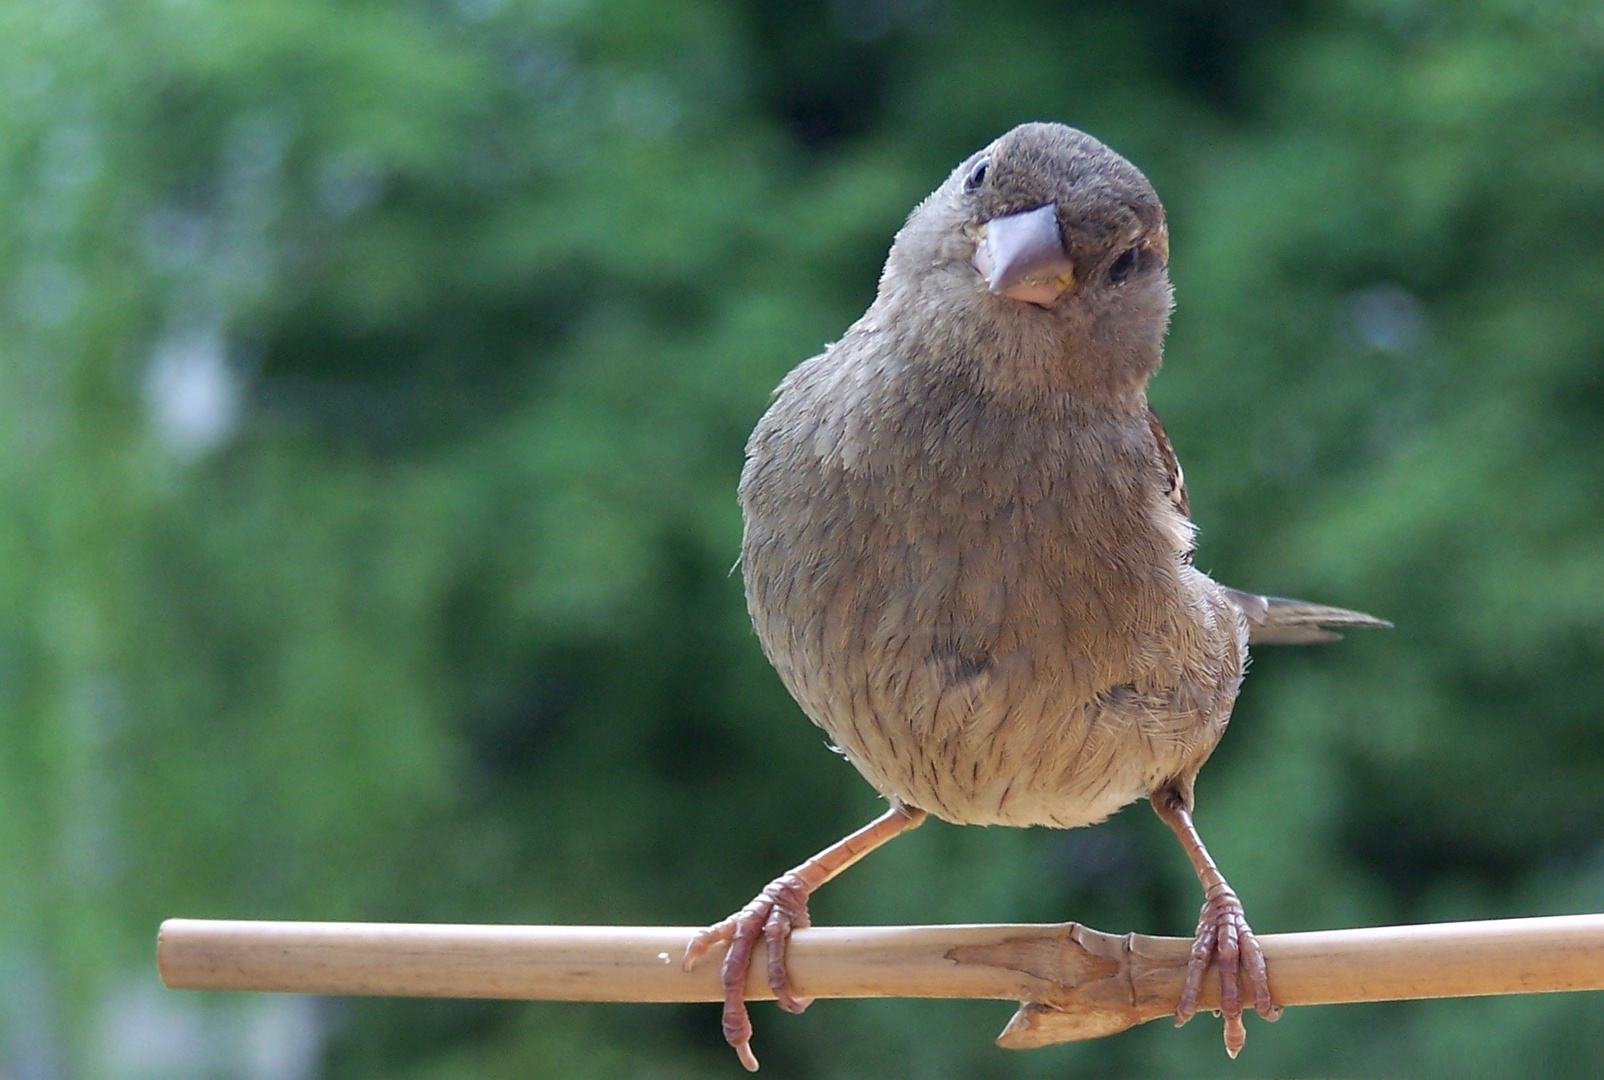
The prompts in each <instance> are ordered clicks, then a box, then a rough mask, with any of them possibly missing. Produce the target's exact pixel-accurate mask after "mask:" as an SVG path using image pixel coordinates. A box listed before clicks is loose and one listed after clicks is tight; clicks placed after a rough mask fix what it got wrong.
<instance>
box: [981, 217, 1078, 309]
mask: <svg viewBox="0 0 1604 1080" xmlns="http://www.w3.org/2000/svg"><path fill="white" fill-rule="evenodd" d="M981 229H982V230H983V232H982V235H981V238H980V243H979V244H978V245H977V246H976V247H975V257H974V260H973V262H974V267H975V269H976V270H978V271H980V276H981V277H983V278H985V279H986V287H987V288H989V289H990V290H991V291H992V292H994V293H996V294H997V295H998V296H1006V297H1007V298H1008V299H1010V300H1022V301H1024V302H1026V303H1030V304H1039V305H1041V306H1042V307H1047V306H1049V305H1050V304H1052V303H1053V302H1054V301H1056V300H1057V299H1058V298H1059V297H1060V296H1062V295H1063V294H1064V290H1066V289H1068V288H1069V287H1070V286H1071V285H1073V284H1074V283H1075V266H1074V264H1073V263H1071V262H1070V261H1069V256H1068V255H1067V254H1066V253H1065V252H1064V240H1063V237H1062V236H1060V235H1059V232H1058V208H1057V207H1056V206H1054V205H1053V204H1052V203H1048V204H1047V205H1046V206H1038V207H1037V208H1036V209H1034V210H1026V211H1024V212H1023V213H1019V214H1009V215H1008V216H1007V217H1000V218H993V219H991V220H990V221H988V222H986V223H985V224H984V225H982V226H981Z"/></svg>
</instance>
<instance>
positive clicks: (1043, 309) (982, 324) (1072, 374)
mask: <svg viewBox="0 0 1604 1080" xmlns="http://www.w3.org/2000/svg"><path fill="white" fill-rule="evenodd" d="M1168 263H1169V232H1168V229H1167V228H1166V226H1165V221H1164V207H1163V206H1162V205H1161V204H1160V202H1159V200H1158V195H1157V194H1156V193H1155V192H1154V191H1153V185H1152V184H1150V183H1148V180H1147V177H1145V176H1143V175H1142V173H1141V170H1139V169H1137V168H1136V166H1134V165H1132V164H1131V163H1130V162H1129V161H1126V160H1125V159H1124V158H1123V157H1121V156H1120V155H1118V154H1116V153H1115V152H1114V151H1112V150H1110V149H1109V148H1108V147H1107V146H1105V145H1103V144H1102V143H1101V142H1099V141H1097V140H1096V139H1094V138H1092V137H1091V136H1090V135H1087V134H1085V133H1084V132H1080V131H1076V130H1075V129H1074V128H1070V127H1065V126H1064V125H1062V124H1044V123H1038V124H1023V125H1021V126H1019V127H1016V128H1014V129H1013V130H1012V131H1010V132H1008V133H1007V134H1005V135H1003V136H1002V137H1001V138H999V139H997V140H996V141H995V142H993V143H992V144H991V145H990V146H988V147H986V148H985V149H983V150H980V151H978V152H977V153H975V154H973V155H972V156H970V157H969V158H968V159H967V160H965V161H964V162H963V163H962V164H960V165H959V166H958V168H957V169H955V170H954V171H953V173H952V175H951V176H949V177H948V178H947V180H946V181H945V182H944V183H943V184H942V185H941V186H940V187H939V188H937V189H936V190H935V192H933V193H932V194H931V195H930V197H929V198H927V199H926V200H925V201H924V202H922V203H921V204H920V205H919V206H918V207H917V208H916V209H915V210H914V212H913V214H912V215H911V216H910V217H909V219H908V223H907V224H906V225H905V226H904V227H903V228H902V230H901V231H900V232H899V233H898V234H897V239H896V242H895V244H894V245H893V246H892V249H891V255H890V258H889V259H888V260H887V264H886V274H885V276H884V277H883V278H882V283H881V294H882V299H889V300H892V302H894V303H895V304H896V306H897V307H898V308H900V309H902V313H903V314H905V315H912V316H913V317H914V318H918V317H919V315H920V314H923V315H925V316H927V317H929V318H932V319H939V320H941V321H943V322H947V323H951V322H958V323H960V324H969V325H970V327H971V329H970V332H969V333H967V334H964V335H961V336H962V337H964V338H969V339H973V341H974V342H975V344H976V346H977V349H976V351H979V352H987V351H989V352H992V353H996V354H998V356H999V357H1000V358H1001V359H1005V360H1010V361H1012V362H1013V364H1014V366H1016V367H1017V366H1019V365H1021V364H1023V365H1025V366H1026V367H1030V366H1032V365H1034V366H1036V367H1041V368H1043V370H1041V371H1038V372H1036V374H1037V376H1039V377H1041V378H1047V379H1050V380H1051V381H1053V382H1061V383H1068V384H1075V385H1088V384H1089V383H1104V382H1107V383H1110V384H1121V385H1124V384H1129V383H1130V382H1131V381H1132V380H1135V381H1136V382H1138V383H1144V382H1145V379H1146V376H1147V375H1149V374H1151V373H1152V371H1153V369H1155V368H1156V367H1157V366H1158V362H1159V356H1160V353H1161V349H1162V344H1163V339H1164V333H1165V330H1166V329H1167V327H1168V325H1169V315H1170V308H1171V305H1172V293H1171V289H1170V282H1169V272H1168ZM888 293H890V294H892V295H890V296H888ZM910 308H911V309H912V310H911V311H910V310H909V309H910ZM987 343H991V345H992V347H991V348H990V349H989V350H988V348H987ZM1047 368H1058V369H1059V371H1058V375H1059V376H1060V378H1057V379H1054V378H1052V376H1053V374H1054V373H1053V372H1052V371H1050V370H1046V369H1047ZM1016 374H1018V375H1022V376H1023V375H1028V374H1030V373H1029V372H1027V371H1025V370H1020V371H1018V372H1016Z"/></svg>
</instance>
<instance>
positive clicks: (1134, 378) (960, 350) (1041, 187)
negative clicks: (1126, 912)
mask: <svg viewBox="0 0 1604 1080" xmlns="http://www.w3.org/2000/svg"><path fill="white" fill-rule="evenodd" d="M1169 255H1170V252H1169V233H1168V227H1167V224H1166V219H1165V214H1164V209H1163V206H1162V204H1161V203H1160V201H1159V198H1158V195H1157V193H1156V192H1155V191H1154V189H1153V186H1152V184H1151V183H1149V181H1148V179H1147V177H1146V176H1144V175H1143V173H1142V172H1141V171H1140V170H1139V169H1138V168H1137V167H1136V166H1135V165H1133V164H1131V163H1130V162H1129V161H1127V160H1126V159H1125V158H1124V157H1121V156H1120V155H1119V154H1117V153H1116V152H1115V151H1113V150H1112V149H1110V148H1109V147H1108V146H1106V145H1105V144H1103V143H1102V142H1100V141H1098V140H1097V139H1096V138H1094V137H1092V136H1090V135H1088V134H1086V133H1084V132H1082V131H1079V130H1076V129H1074V128H1071V127H1068V126H1065V125H1063V124H1058V123H1029V124H1023V125H1020V126H1018V127H1016V128H1014V129H1012V130H1010V131H1008V132H1007V133H1005V134H1003V135H1002V136H1001V137H999V138H998V139H996V140H995V141H993V142H992V143H991V144H990V145H989V146H986V147H984V148H983V149H981V150H979V151H977V152H976V153H974V154H972V155H970V156H969V157H968V158H967V159H966V160H964V161H963V162H961V163H960V164H959V165H958V167H957V168H956V169H954V170H953V172H952V173H951V174H950V175H949V176H948V177H947V178H946V180H945V181H944V182H943V183H942V184H941V185H940V186H939V187H938V188H936V190H935V191H934V192H933V193H931V194H930V195H929V196H928V197H926V198H925V199H924V200H923V201H922V202H920V203H919V205H918V206H917V207H915V208H914V210H913V211H912V213H911V214H910V215H909V217H908V219H907V221H906V223H905V224H904V225H903V226H902V228H901V229H900V230H899V231H898V232H897V234H896V236H895V238H894V240H893V242H892V244H891V249H890V253H889V255H888V256H887V259H886V262H885V268H884V270H883V271H882V273H881V276H880V279H879V286H878V290H877V293H876V296H875V299H874V301H873V302H872V303H871V304H870V306H869V308H868V310H867V311H866V312H865V313H864V314H863V316H862V317H861V318H860V319H858V320H857V321H856V322H855V323H853V324H852V325H851V327H849V328H848V329H847V331H846V332H845V334H844V335H843V336H842V337H841V338H840V340H838V341H836V342H835V343H834V344H833V345H830V346H829V347H828V348H826V349H825V350H824V351H823V352H822V353H820V354H818V355H816V356H814V357H812V358H811V359H808V360H805V361H803V362H802V363H801V364H800V365H798V366H797V367H796V368H795V369H794V370H792V371H791V372H790V374H788V375H787V376H785V378H784V380H783V381H782V382H781V383H780V386H779V388H778V389H777V390H776V391H775V395H774V398H773V400H772V402H771V404H770V407H769V408H768V410H767V412H766V413H765V414H764V415H763V417H762V419H761V420H760V421H759V422H758V424H757V426H756V428H755V429H754V431H753V432H752V435H751V438H750V440H749V442H748V444H747V448H746V461H745V466H744V468H743V470H742V474H741V480H740V486H739V501H740V505H741V510H742V514H743V518H744V532H743V537H742V543H741V556H740V563H739V565H740V568H741V572H742V577H743V580H744V584H745V591H746V600H747V607H748V610H749V613H750V615H751V618H752V622H753V626H754V627H755V630H756V633H757V637H758V640H759V642H760V643H761V645H762V647H763V650H764V652H765V653H766V655H767V656H768V659H769V660H770V662H771V663H772V664H773V666H774V668H775V670H776V671H777V672H778V674H779V677H780V679H781V681H782V682H783V683H784V684H785V686H786V688H787V689H788V690H789V691H790V693H791V694H792V696H793V697H794V698H795V699H796V701H797V702H798V704H799V705H800V706H801V707H802V710H803V711H804V712H805V713H806V714H807V716H808V717H809V718H810V719H811V720H812V721H813V722H814V723H816V724H817V725H819V726H820V727H821V728H823V729H824V730H825V732H826V733H828V735H829V737H830V739H831V741H832V742H833V744H834V746H835V748H836V749H837V750H838V751H839V752H840V753H841V754H843V755H844V756H845V757H846V759H847V760H848V761H849V762H851V763H852V765H854V766H855V767H856V768H857V770H858V772H859V773H861V774H862V775H863V777H864V778H865V779H866V780H867V781H868V782H869V783H870V784H871V785H872V786H873V787H874V788H875V789H876V790H877V791H878V792H879V793H880V795H882V796H883V797H884V798H885V799H886V801H887V803H888V809H887V810H886V811H885V812H884V813H883V814H882V815H881V816H880V817H878V818H877V819H876V820H874V821H873V822H871V823H870V824H868V825H866V826H864V827H863V828H861V829H859V830H858V831H856V832H854V833H852V834H851V835H849V836H847V837H845V838H844V839H842V840H841V841H839V842H837V843H836V844H833V845H831V846H830V847H828V848H826V849H825V850H823V851H821V852H819V853H818V854H817V855H815V856H813V857H812V858H810V859H807V860H806V861H804V862H803V863H801V864H799V865H798V866H796V867H795V868H793V869H791V870H790V871H788V872H786V873H784V874H782V875H780V876H779V877H777V878H776V879H775V880H774V881H773V882H771V883H770V884H769V885H768V886H767V887H766V888H764V889H763V890H762V891H761V892H760V893H759V894H758V895H757V897H756V898H755V899H753V900H752V902H751V903H749V904H747V905H746V906H745V907H743V908H742V909H740V910H739V911H737V912H736V913H735V914H733V915H731V916H729V917H728V918H726V919H724V920H722V921H720V922H718V923H715V924H713V925H711V926H709V927H707V928H706V929H703V930H701V931H700V932H699V933H697V934H696V935H695V936H694V937H693V938H692V939H691V941H690V943H689V945H688V947H687V949H686V952H685V956H684V961H683V964H684V967H685V968H686V970H690V969H691V968H692V967H693V966H694V965H695V963H696V962H697V960H698V959H700V958H701V957H702V956H703V955H705V954H706V953H707V952H708V950H709V949H711V948H712V947H714V946H715V945H716V944H719V943H721V942H724V943H728V949H727V951H726V953H725V957H724V961H723V968H722V984H723V987H724V991H725V1001H724V1010H723V1030H724V1036H725V1039H726V1041H727V1042H728V1043H729V1044H730V1045H731V1046H732V1047H733V1048H734V1050H735V1051H736V1053H737V1055H738V1056H739V1058H740V1060H741V1062H742V1064H744V1065H745V1066H746V1067H747V1068H748V1069H750V1070H756V1069H757V1066H758V1062H757V1058H756V1056H755V1055H754V1053H753V1051H752V1048H751V1038H752V1026H751V1020H750V1017H749V1015H748V1013H747V1009H746V1004H745V1001H744V996H743V995H744V990H743V987H744V983H745V979H746V973H747V968H748V966H749V964H750V962H751V960H752V957H753V954H754V951H755V948H756V945H757V943H758V942H759V941H762V942H765V943H766V946H767V954H768V978H769V983H770V985H771V987H772V989H773V991H774V994H775V998H776V1000H777V1001H778V1002H779V1004H780V1005H781V1006H782V1007H783V1008H785V1009H787V1010H790V1011H792V1012H801V1011H802V1010H803V1009H804V1008H806V1007H807V1005H808V1003H809V1002H808V999H806V998H804V997H801V996H800V995H798V994H797V993H796V992H795V991H794V990H793V988H792V986H791V982H790V976H789V972H788V970H787V967H786V943H787V940H788V938H789V935H790V933H791V931H792V930H793V929H796V928H802V927H806V926H808V925H809V914H808V907H807V901H808V897H809V895H810V894H812V893H813V892H814V891H815V890H816V889H818V888H819V887H820V886H821V885H823V884H824V883H825V882H827V881H829V880H830V879H831V878H833V877H835V876H836V875H837V874H839V873H840V872H841V871H843V870H845V869H846V868H847V867H848V866H849V865H851V864H852V863H854V862H856V861H857V860H858V859H859V858H862V857H863V856H864V855H866V854H868V853H869V852H870V851H872V850H873V849H875V848H876V847H879V846H880V845H881V844H883V843H885V842H887V841H888V840H890V839H892V838H893V837H895V836H897V835H899V834H901V833H903V832H906V831H907V830H909V829H912V828H914V827H916V826H918V825H920V824H921V823H922V822H923V821H924V820H925V819H926V817H927V816H929V815H934V816H935V817H938V818H941V819H943V820H945V821H948V822H952V823H955V824H960V825H1009V826H1050V827H1054V828H1076V827H1079V826H1085V825H1092V824H1095V823H1097V822H1100V821H1102V820H1104V819H1105V818H1107V817H1108V816H1109V815H1110V814H1112V813H1113V812H1114V811H1116V810H1118V809H1120V808H1121V807H1123V806H1125V805H1127V804H1129V803H1132V802H1135V801H1137V800H1140V799H1142V798H1144V797H1145V798H1146V799H1148V800H1149V802H1150V803H1151V805H1152V807H1153V809H1154V810H1155V811H1156V812H1157V814H1158V816H1159V817H1160V818H1161V819H1162V820H1163V821H1164V823H1165V824H1166V825H1168V826H1169V827H1170V829H1171V830H1172V831H1173V832H1174V833H1175V835H1176V837H1177V838H1178V839H1179V841H1180V843H1181V846H1182V848H1183V849H1184V851H1185V853H1186V855H1187V857H1188V859H1189V861H1190V862H1191V864H1192V867H1193V869H1194V870H1195V871H1196V874H1197V877H1198V880H1199V882H1200V884H1201V886H1202V888H1203V892H1204V903H1203V906H1202V910H1201V912H1200V914H1199V920H1198V925H1197V931H1196V934H1195V937H1194V941H1193V948H1192V951H1191V954H1190V958H1189V962H1188V969H1187V978H1186V982H1185V984H1184V988H1183V991H1182V994H1181V998H1180V1001H1179V1005H1178V1008H1177V1010H1176V1023H1177V1024H1182V1023H1185V1022H1186V1021H1187V1020H1188V1019H1189V1018H1190V1017H1191V1016H1192V1015H1193V1014H1194V1013H1195V1012H1196V1010H1197V1005H1198V999H1199V994H1200V992H1201V987H1202V985H1203V979H1204V977H1205V975H1206V973H1207V971H1208V970H1209V968H1210V965H1211V964H1212V965H1213V966H1214V967H1215V968H1216V969H1217V970H1218V973H1219V977H1220V995H1219V1002H1220V1012H1221V1014H1222V1015H1223V1017H1224V1025H1225V1032H1224V1035H1225V1044H1226V1050H1227V1052H1228V1053H1229V1054H1230V1055H1231V1056H1232V1057H1235V1056H1236V1054H1237V1053H1238V1052H1239V1051H1240V1050H1241V1048H1242V1046H1243V1043H1244V1041H1245V1038H1246V1030H1245V1027H1244V1024H1243V1019H1242V1017H1243V1011H1244V1004H1243V1003H1244V998H1245V997H1246V999H1248V1000H1249V1001H1251V1004H1252V1007H1253V1008H1254V1010H1255V1011H1257V1012H1258V1014H1259V1015H1260V1016H1262V1017H1264V1018H1265V1019H1272V1020H1273V1019H1274V1018H1275V1017H1276V1016H1277V1015H1278V1013H1279V1009H1278V1007H1277V1006H1276V1004H1275V1002H1274V1001H1273V999H1272V996H1271V993H1270V986H1269V980H1268V973H1267V966H1266V963H1265V959H1264V953H1263V950H1262V949H1261V948H1260V946H1259V943H1258V940H1257V939H1256V938H1255V936H1254V934H1253V931H1252V929H1251V928H1250V927H1249V925H1248V922H1247V919H1246V916H1245V914H1244V910H1243V906H1242V903H1241V901H1240V899H1239V898H1238V896H1237V894H1236V893H1235V892H1234V891H1233V890H1232V889H1231V887H1230V885H1229V884H1228V883H1227V882H1226V879H1225V877H1224V876H1223V874H1222V873H1221V872H1220V870H1219V867H1218V866H1217V865H1216V863H1215V862H1214V860H1213V858H1212V857H1211V856H1210V854H1209V852H1208V849H1207V848H1206V847H1205V846H1204V843H1203V840H1202V837H1201V836H1200V835H1199V833H1198V830H1197V827H1196V825H1195V823H1194V821H1193V806H1194V794H1193V788H1194V781H1195V779H1196V777H1197V775H1198V771H1199V769H1200V768H1201V767H1202V766H1203V764H1204V762H1205V761H1206V760H1207V759H1208V757H1209V755H1210V754H1211V753H1212V752H1213V750H1214V748H1215V746H1216V745H1217V744H1218V742H1219V741H1220V737H1221V735H1222V734H1223V733H1224V731H1225V728H1226V724H1227V722H1228V720H1229V719H1230V714H1231V708H1232V705H1233V703H1234V701H1235V699H1236V696H1237V692H1238V689H1239V688H1240V686H1241V682H1242V676H1243V672H1244V670H1245V668H1246V665H1247V659H1248V646H1249V645H1250V644H1261V643H1275V644H1308V643H1315V642H1320V641H1329V640H1333V639H1335V638H1336V637H1338V636H1339V635H1338V633H1337V631H1338V630H1340V629H1342V628H1347V627H1384V626H1390V625H1391V624H1390V623H1388V622H1386V621H1385V620H1382V619H1378V618H1376V617H1374V616H1371V615H1366V614H1364V613H1362V612H1357V611H1349V610H1346V609H1343V608H1336V607H1329V606H1326V605H1322V604H1313V603H1306V602H1303V601H1298V600H1288V599H1283V598H1280V597H1269V596H1260V595H1257V594H1254V593H1250V592H1244V591H1240V590H1237V589H1232V588H1229V587H1226V586H1223V585H1221V584H1219V583H1217V582H1215V581H1214V580H1213V579H1212V578H1210V577H1209V576H1208V575H1206V574H1205V573H1203V572H1202V571H1201V570H1199V569H1198V568H1197V567H1196V566H1195V565H1194V555H1195V550H1196V549H1195V544H1194V528H1193V525H1192V521H1191V516H1190V506H1189V503H1188V498H1187V488H1186V483H1185V479H1184V477H1183V474H1182V471H1181V467H1180V464H1179V462H1178V460H1177V458H1176V455H1175V451H1174V449H1173V448H1172V446H1171V444H1170V440H1169V438H1168V436H1167V435H1166V433H1165V430H1164V426H1163V424H1162V423H1161V422H1160V420H1159V417H1158V414H1157V413H1156V412H1154V410H1153V408H1152V406H1151V405H1150V404H1149V403H1148V399H1147V385H1148V380H1149V378H1150V377H1151V376H1152V375H1153V374H1154V372H1156V371H1157V369H1158V367H1159V364H1160V360H1161V358H1162V354H1163V345H1164V338H1165V334H1166V332H1167V330H1168V326H1169V320H1170V313H1171V310H1172V308H1173V290H1172V287H1171V284H1170V280H1169Z"/></svg>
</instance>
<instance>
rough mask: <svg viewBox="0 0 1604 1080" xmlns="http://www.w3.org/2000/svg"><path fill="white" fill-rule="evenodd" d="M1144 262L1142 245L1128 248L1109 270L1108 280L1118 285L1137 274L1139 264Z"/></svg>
mask: <svg viewBox="0 0 1604 1080" xmlns="http://www.w3.org/2000/svg"><path fill="white" fill-rule="evenodd" d="M1141 260H1142V246H1141V245H1140V244H1137V245H1134V246H1132V247H1128V248H1126V249H1125V250H1124V251H1123V252H1121V253H1120V257H1119V258H1117V259H1115V260H1114V264H1113V265H1112V266H1110V267H1109V268H1108V280H1110V281H1112V282H1113V283H1114V284H1116V285H1118V284H1119V283H1120V282H1122V281H1124V280H1125V279H1126V278H1128V277H1130V276H1131V275H1132V274H1134V273H1135V272H1136V267H1137V264H1138V263H1140V262H1141Z"/></svg>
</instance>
